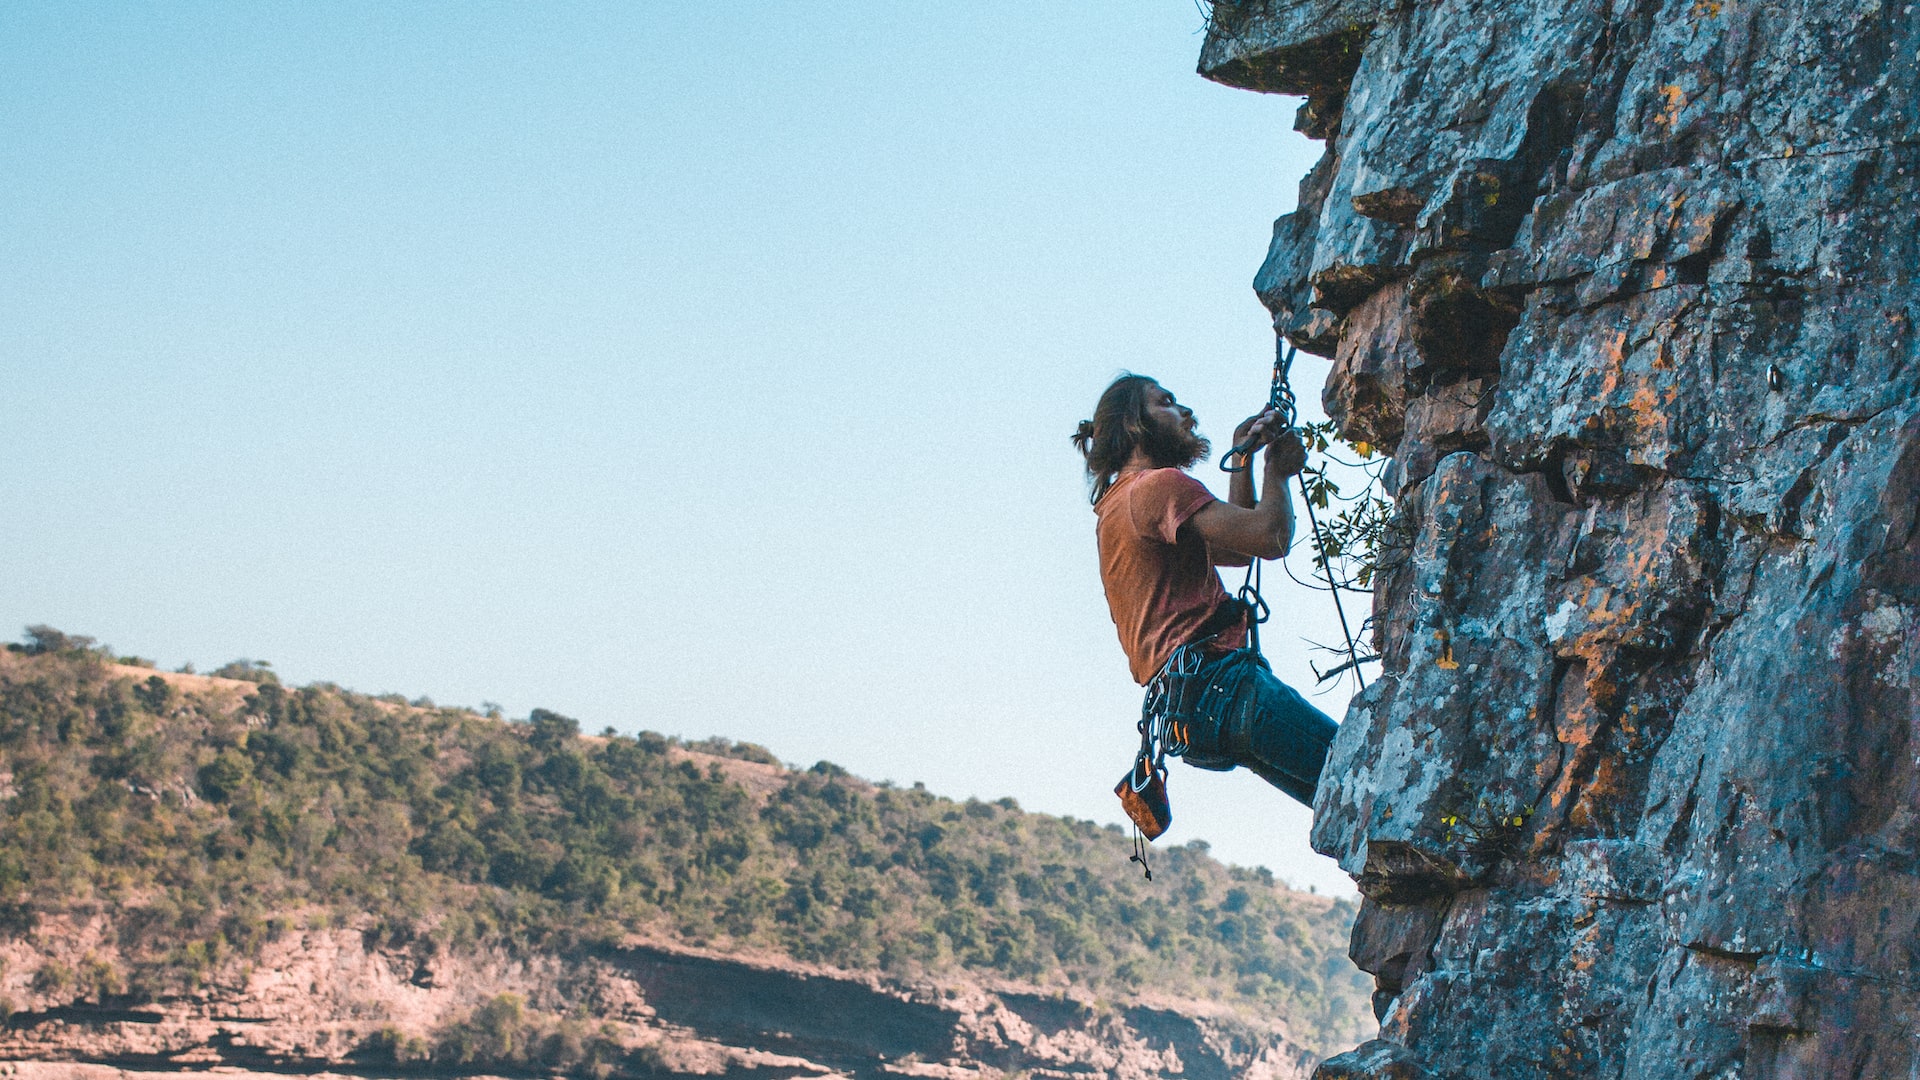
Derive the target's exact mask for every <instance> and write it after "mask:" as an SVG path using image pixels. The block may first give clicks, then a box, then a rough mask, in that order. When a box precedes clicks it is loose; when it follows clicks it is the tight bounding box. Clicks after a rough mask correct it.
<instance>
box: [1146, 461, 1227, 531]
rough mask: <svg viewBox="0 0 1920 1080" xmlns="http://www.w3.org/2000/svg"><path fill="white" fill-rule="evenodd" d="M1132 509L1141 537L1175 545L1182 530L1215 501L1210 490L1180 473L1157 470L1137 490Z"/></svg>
mask: <svg viewBox="0 0 1920 1080" xmlns="http://www.w3.org/2000/svg"><path fill="white" fill-rule="evenodd" d="M1132 496H1133V498H1132V500H1131V506H1130V509H1131V510H1132V516H1133V527H1134V530H1135V531H1137V532H1138V533H1139V534H1140V535H1141V536H1144V537H1147V538H1148V539H1152V540H1158V541H1160V542H1161V543H1163V544H1171V543H1173V542H1174V541H1175V539H1176V538H1177V536H1178V535H1179V532H1180V526H1182V525H1185V524H1186V523H1187V519H1188V518H1190V517H1192V516H1193V515H1194V514H1196V513H1198V512H1199V511H1200V508H1201V507H1203V506H1205V505H1207V504H1208V503H1210V502H1213V501H1214V497H1213V492H1211V491H1208V490H1207V486H1206V485H1205V484H1202V483H1201V482H1200V481H1198V480H1195V479H1194V478H1193V477H1191V476H1188V475H1187V474H1186V473H1184V472H1181V471H1180V470H1179V469H1155V470H1153V471H1152V472H1150V473H1148V474H1147V475H1145V476H1142V477H1141V478H1140V479H1139V481H1138V482H1136V483H1135V484H1134V486H1133V492H1132Z"/></svg>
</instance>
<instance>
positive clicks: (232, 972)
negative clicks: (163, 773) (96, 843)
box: [0, 920, 1316, 1080]
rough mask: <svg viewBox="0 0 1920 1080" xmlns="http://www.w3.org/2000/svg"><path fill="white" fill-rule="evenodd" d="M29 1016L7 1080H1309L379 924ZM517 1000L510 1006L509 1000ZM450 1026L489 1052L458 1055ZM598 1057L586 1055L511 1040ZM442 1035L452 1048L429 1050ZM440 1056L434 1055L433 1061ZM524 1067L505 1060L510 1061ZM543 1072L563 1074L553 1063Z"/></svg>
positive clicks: (1221, 1019) (738, 965)
mask: <svg viewBox="0 0 1920 1080" xmlns="http://www.w3.org/2000/svg"><path fill="white" fill-rule="evenodd" d="M110 931H111V927H110V926H108V924H107V923H106V922H105V921H104V920H100V921H96V922H95V923H93V924H90V925H82V926H74V925H66V924H57V925H56V924H49V925H46V926H44V927H43V928H42V933H41V935H40V940H41V941H42V946H41V948H40V950H38V952H39V954H38V955H36V954H35V952H36V950H34V949H33V948H32V947H30V946H29V945H27V944H26V943H24V942H21V941H17V940H16V941H14V942H11V943H9V945H8V948H7V950H6V956H7V959H8V960H9V964H8V967H9V968H11V969H13V970H16V971H21V970H25V971H32V970H35V969H36V968H40V969H44V968H45V967H46V966H47V964H48V963H50V962H58V961H61V958H62V957H65V958H66V959H70V960H75V961H78V959H79V957H80V956H81V955H82V954H83V953H84V954H85V955H87V956H90V957H98V956H102V955H110V954H111V949H112V946H111V938H112V934H111V932H110ZM7 982H8V985H7V986H6V989H7V990H9V991H11V992H12V994H13V995H16V996H15V997H14V998H13V1000H17V1001H19V1002H20V1003H21V1004H23V1005H24V1006H26V1007H25V1008H22V1009H20V1010H19V1011H16V1012H14V1013H13V1014H12V1015H11V1016H10V1018H9V1020H8V1022H7V1026H6V1028H5V1029H4V1030H0V1062H3V1063H4V1064H0V1076H10V1077H18V1078H23V1080H119V1078H123V1077H128V1076H134V1075H140V1074H150V1073H152V1072H156V1071H159V1072H181V1071H204V1070H219V1071H220V1072H222V1073H223V1074H227V1075H235V1074H238V1075H247V1074H259V1075H262V1076H266V1075H288V1074H298V1075H309V1074H311V1075H322V1076H324V1075H332V1074H347V1075H362V1076H391V1077H401V1076H471V1075H482V1076H484V1075H489V1074H501V1073H504V1074H507V1075H559V1074H563V1073H564V1074H568V1075H585V1076H602V1077H617V1076H656V1077H674V1076H681V1077H695V1076H727V1077H736V1078H738V1077H766V1078H778V1080H789V1078H804V1077H828V1076H841V1077H928V1078H935V1080H968V1078H975V1077H979V1078H992V1077H999V1076H1005V1075H1010V1074H1029V1075H1034V1076H1053V1077H1075V1076H1093V1075H1097V1076H1108V1077H1114V1078H1117V1080H1148V1078H1150V1077H1159V1076H1187V1077H1196V1078H1200V1080H1228V1078H1229V1077H1250V1078H1253V1080H1302V1078H1304V1077H1306V1076H1307V1075H1308V1073H1309V1071H1310V1070H1311V1069H1312V1067H1313V1064H1314V1061H1315V1060H1316V1059H1315V1058H1314V1057H1313V1055H1311V1054H1309V1053H1307V1052H1306V1051H1305V1050H1303V1049H1301V1048H1300V1047H1298V1046H1296V1045H1295V1044H1293V1043H1292V1042H1291V1041H1290V1040H1289V1039H1288V1038H1287V1037H1286V1035H1285V1034H1284V1032H1283V1031H1278V1030H1272V1029H1262V1028H1259V1027H1257V1026H1254V1025H1251V1024H1249V1023H1247V1022H1245V1021H1244V1020H1241V1019H1237V1018H1235V1017H1233V1016H1230V1015H1227V1014H1225V1013H1224V1012H1218V1013H1215V1014H1212V1015H1209V1014H1207V1013H1206V1012H1205V1011H1199V1012H1196V1011H1195V1008H1194V1006H1193V1005H1192V1003H1187V1005H1186V1006H1185V1007H1182V1006H1181V1005H1180V1004H1178V1003H1167V1004H1166V1005H1165V1006H1156V1005H1151V1004H1146V1003H1138V1002H1137V1003H1134V1004H1131V1005H1129V1006H1126V1007H1123V1008H1114V1007H1110V1006H1105V1005H1101V1004H1099V1003H1096V1002H1094V1001H1092V1000H1089V999H1084V998H1077V997H1073V996H1068V995H1063V994H1059V993H1048V992H1045V991H1037V990H1030V991H1022V990H1020V989H1017V988H1012V987H999V988H994V989H988V988H984V987H982V986H980V985H978V984H973V983H966V982H957V983H956V982H947V983H944V984H940V985H935V984H931V983H928V984H912V985H908V984H901V983H898V982H891V981H888V980H886V979H884V978H880V977H877V976H875V975H874V974H872V973H866V972H848V971H839V970H835V969H832V968H826V967H821V966H818V965H809V964H802V963H797V962H794V961H792V960H789V959H786V958H783V957H778V956H772V955H737V954H733V955H730V954H727V953H722V952H715V951H712V950H702V949H694V948H688V947H684V946H680V945H675V944H672V943H658V942H656V943H647V942H634V943H632V944H630V945H629V946H626V947H619V948H602V949H596V950H591V951H589V952H583V953H580V954H575V955H554V954H547V955H538V956H533V957H519V958H516V957H511V956H508V955H505V954H485V953H481V954H466V955H459V956H449V955H446V954H437V953H436V952H435V950H434V949H433V948H432V947H431V945H430V943H428V942H424V941H394V940H391V939H388V938H385V937H384V936H383V935H382V934H381V933H380V932H379V930H378V929H377V928H374V927H366V928H361V929H353V928H342V929H338V930H334V931H306V932H299V933H291V934H286V935H283V936H282V937H280V938H278V939H276V940H275V941H273V942H271V943H269V944H268V945H267V946H266V947H265V948H264V949H263V951H262V953H261V955H260V956H258V957H257V958H256V960H255V961H254V962H253V963H250V964H246V965H241V966H236V967H233V968H230V969H228V970H227V971H225V972H224V973H222V974H221V975H220V976H218V977H215V978H213V979H210V980H209V981H208V982H207V983H206V984H205V985H203V986H202V987H200V988H199V989H198V990H197V991H195V992H193V993H188V994H183V995H177V996H169V997H165V998H162V999H160V1000H156V1001H146V1002H140V1003H137V1004H127V1003H124V1002H107V1003H102V1002H101V1001H99V1000H88V999H85V998H82V999H79V1000H72V1001H66V1002H65V1003H61V1004H55V1002H61V1001H63V1000H64V998H65V997H66V995H63V994H59V993H54V994H51V995H48V994H36V993H35V991H34V990H33V988H32V985H31V980H30V979H29V978H24V977H22V978H14V979H11V980H7ZM503 1000H511V1001H512V1005H511V1006H509V1007H508V1008H506V1009H505V1010H502V1009H501V1008H500V1007H499V1006H498V1005H497V1004H490V1003H498V1002H501V1001H503ZM450 1024H463V1025H464V1026H465V1028H466V1029H468V1030H469V1032H470V1033H471V1037H472V1038H473V1039H475V1040H476V1045H475V1046H474V1052H475V1056H474V1059H473V1060H472V1061H469V1062H462V1061H460V1060H457V1059H452V1058H449V1056H448V1054H447V1052H446V1039H447V1032H448V1030H449V1025H450ZM556 1038H563V1039H564V1038H571V1039H573V1040H575V1041H576V1042H580V1041H585V1042H590V1043H593V1044H594V1045H593V1046H592V1047H590V1048H589V1050H588V1052H586V1053H584V1054H583V1053H580V1052H577V1051H576V1052H575V1053H572V1054H564V1053H562V1054H560V1056H559V1057H558V1058H556V1053H558V1052H559V1051H558V1050H557V1048H555V1047H551V1046H549V1047H545V1048H539V1047H528V1049H526V1050H523V1051H521V1052H519V1053H518V1054H516V1052H515V1046H514V1045H513V1044H514V1043H516V1042H522V1043H537V1042H546V1041H551V1040H553V1039H556ZM435 1042H437V1043H438V1044H439V1045H437V1046H434V1045H433V1044H434V1043H435ZM430 1049H431V1050H433V1051H434V1052H432V1053H430V1052H429V1051H430ZM506 1057H512V1058H513V1059H514V1060H513V1061H511V1062H506V1061H503V1060H501V1059H502V1058H506ZM543 1059H549V1060H543Z"/></svg>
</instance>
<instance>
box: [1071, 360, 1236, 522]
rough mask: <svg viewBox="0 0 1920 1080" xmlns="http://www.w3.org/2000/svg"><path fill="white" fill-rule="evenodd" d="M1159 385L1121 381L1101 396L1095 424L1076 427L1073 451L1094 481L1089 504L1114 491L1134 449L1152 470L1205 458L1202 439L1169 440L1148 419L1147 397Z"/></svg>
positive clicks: (1126, 377) (1133, 378)
mask: <svg viewBox="0 0 1920 1080" xmlns="http://www.w3.org/2000/svg"><path fill="white" fill-rule="evenodd" d="M1159 385H1160V383H1159V382H1158V381H1156V380H1154V379H1150V378H1148V377H1146V376H1145V375H1134V374H1130V373H1129V374H1123V375H1121V376H1120V377H1119V378H1117V379H1115V380H1113V382H1112V383H1111V384H1109V385H1108V386H1107V388H1106V389H1105V390H1104V391H1102V392H1101V394H1100V403H1099V404H1098V405H1095V406H1094V407H1093V419H1091V420H1082V421H1080V427H1079V429H1078V430H1076V431H1075V432H1074V433H1073V445H1074V447H1075V448H1076V449H1078V450H1079V451H1080V454H1081V456H1083V457H1085V458H1086V459H1087V475H1088V476H1090V477H1092V478H1093V494H1092V501H1093V502H1096V503H1097V502H1099V501H1100V497H1101V496H1102V495H1105V494H1106V493H1107V489H1108V488H1110V487H1112V486H1113V478H1114V477H1115V476H1116V475H1118V474H1119V472H1120V469H1121V467H1122V466H1124V465H1126V463H1127V460H1128V459H1129V458H1131V457H1133V451H1134V448H1135V447H1145V448H1146V451H1147V456H1148V457H1149V458H1151V459H1152V460H1153V463H1154V464H1155V465H1156V466H1161V467H1168V468H1173V467H1178V468H1185V467H1186V466H1188V465H1191V464H1193V463H1194V462H1195V461H1198V460H1199V459H1200V458H1202V457H1205V456H1206V453H1207V449H1208V446H1207V441H1206V440H1205V439H1202V438H1200V437H1198V436H1195V435H1188V434H1186V433H1184V432H1182V433H1179V434H1178V436H1177V437H1169V436H1168V434H1167V433H1165V432H1162V431H1159V430H1157V429H1156V428H1155V427H1154V426H1153V424H1152V423H1151V422H1150V421H1149V420H1148V419H1147V392H1148V391H1150V390H1153V389H1156V388H1158V387H1159Z"/></svg>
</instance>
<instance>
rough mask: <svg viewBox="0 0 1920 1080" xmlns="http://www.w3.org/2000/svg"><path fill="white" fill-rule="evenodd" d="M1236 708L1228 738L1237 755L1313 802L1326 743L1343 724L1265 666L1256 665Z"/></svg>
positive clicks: (1263, 775) (1290, 791)
mask: <svg viewBox="0 0 1920 1080" xmlns="http://www.w3.org/2000/svg"><path fill="white" fill-rule="evenodd" d="M1245 695H1246V697H1247V698H1248V700H1246V701H1243V702H1240V703H1239V704H1240V706H1241V707H1240V708H1237V709H1235V710H1234V711H1233V717H1234V720H1235V721H1236V723H1235V724H1234V730H1233V731H1232V733H1231V735H1230V736H1229V738H1228V744H1229V746H1231V747H1232V750H1233V756H1234V760H1235V761H1236V762H1237V763H1239V764H1241V765H1245V766H1246V767H1247V768H1248V769H1249V770H1251V771H1252V772H1254V773H1255V774H1257V775H1258V776H1259V777H1260V778H1261V779H1263V780H1265V781H1266V782H1267V783H1269V784H1272V785H1273V786H1274V787H1277V788H1279V789H1280V790H1281V791H1284V792H1286V793H1287V794H1288V795H1291V796H1293V797H1294V798H1295V799H1297V800H1299V801H1300V802H1302V803H1305V804H1306V805H1308V806H1312V805H1313V793H1314V790H1315V788H1317V787H1318V786H1319V783H1320V770H1321V768H1322V767H1323V766H1324V765H1326V763H1327V748H1328V747H1330V746H1332V745H1333V736H1334V733H1335V732H1336V731H1338V730H1339V727H1340V725H1338V724H1336V723H1334V722H1333V719H1332V718H1331V717H1329V716H1328V715H1327V714H1326V713H1323V712H1321V711H1320V710H1319V709H1316V708H1314V707H1313V705H1312V704H1310V703H1309V702H1308V701H1307V699H1306V698H1303V697H1301V696H1300V694H1299V692H1298V691H1296V690H1294V688H1293V687H1291V686H1288V685H1287V684H1286V683H1283V682H1281V681H1280V680H1279V679H1277V678H1275V677H1274V674H1273V672H1271V671H1268V670H1267V669H1266V668H1265V667H1264V666H1257V667H1255V668H1254V670H1253V677H1252V678H1251V679H1249V680H1248V683H1247V689H1246V691H1245Z"/></svg>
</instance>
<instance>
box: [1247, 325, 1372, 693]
mask: <svg viewBox="0 0 1920 1080" xmlns="http://www.w3.org/2000/svg"><path fill="white" fill-rule="evenodd" d="M1293 356H1294V348H1293V345H1292V343H1291V342H1288V341H1287V340H1286V339H1285V338H1281V339H1280V340H1279V341H1278V342H1277V343H1276V344H1275V346H1274V350H1273V383H1272V385H1271V386H1270V387H1269V388H1268V390H1267V405H1268V407H1269V408H1271V409H1273V410H1274V411H1275V412H1277V413H1279V414H1280V418H1281V420H1282V421H1284V422H1285V424H1286V427H1287V429H1288V430H1289V431H1297V430H1298V429H1299V420H1300V404H1299V401H1298V399H1296V398H1295V397H1294V395H1293V382H1292V373H1293ZM1258 449H1259V447H1257V446H1255V445H1254V444H1253V443H1251V442H1247V443H1242V444H1241V445H1239V446H1236V447H1234V448H1233V449H1231V450H1228V451H1227V452H1226V454H1224V455H1223V456H1222V457H1221V458H1220V471H1221V472H1229V473H1235V472H1245V471H1246V470H1247V469H1250V468H1252V467H1253V455H1254V452H1255V451H1256V450H1258ZM1294 476H1295V479H1296V480H1298V481H1299V483H1300V501H1301V502H1302V503H1304V504H1305V505H1306V508H1307V524H1308V526H1309V527H1310V528H1311V529H1312V530H1313V550H1314V556H1315V557H1314V562H1316V563H1317V564H1318V565H1319V567H1320V577H1321V580H1323V581H1325V582H1326V583H1327V591H1328V592H1330V593H1332V594H1333V610H1334V612H1335V614H1337V615H1339V616H1340V635H1341V636H1342V637H1343V638H1345V639H1346V642H1347V662H1346V663H1345V664H1342V665H1341V666H1340V667H1338V668H1336V669H1334V670H1335V672H1342V671H1352V672H1353V677H1354V680H1355V681H1356V682H1358V683H1359V684H1360V689H1362V690H1365V689H1366V688H1367V680H1366V677H1365V676H1363V675H1361V674H1360V665H1361V664H1362V663H1364V662H1365V659H1364V658H1363V657H1361V655H1360V650H1359V648H1358V647H1356V646H1355V645H1354V643H1353V631H1352V629H1351V628H1350V627H1349V624H1348V622H1347V609H1346V605H1344V604H1342V603H1341V602H1340V585H1339V583H1338V582H1336V581H1335V580H1334V576H1333V567H1332V566H1330V565H1328V561H1327V552H1326V549H1325V548H1324V547H1323V546H1322V545H1321V543H1320V519H1319V517H1318V516H1317V515H1316V514H1314V512H1313V495H1312V493H1311V492H1309V491H1308V490H1307V479H1306V477H1305V476H1304V475H1301V474H1299V473H1296V474H1294ZM1239 596H1240V600H1241V601H1242V602H1243V603H1246V604H1247V605H1248V606H1249V607H1250V608H1252V610H1253V616H1252V617H1251V618H1250V619H1249V622H1248V626H1247V633H1248V637H1249V641H1250V643H1251V644H1252V646H1253V647H1254V648H1255V649H1258V648H1259V647H1260V624H1261V623H1263V622H1266V621H1267V616H1268V615H1270V614H1272V611H1271V609H1269V608H1268V607H1267V603H1266V601H1265V600H1262V599H1261V598H1260V560H1259V559H1252V560H1249V561H1248V563H1247V577H1246V581H1245V582H1244V583H1242V584H1241V586H1240V593H1239ZM1323 681H1324V680H1323Z"/></svg>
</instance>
